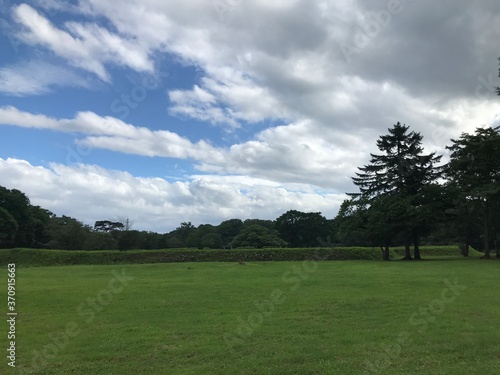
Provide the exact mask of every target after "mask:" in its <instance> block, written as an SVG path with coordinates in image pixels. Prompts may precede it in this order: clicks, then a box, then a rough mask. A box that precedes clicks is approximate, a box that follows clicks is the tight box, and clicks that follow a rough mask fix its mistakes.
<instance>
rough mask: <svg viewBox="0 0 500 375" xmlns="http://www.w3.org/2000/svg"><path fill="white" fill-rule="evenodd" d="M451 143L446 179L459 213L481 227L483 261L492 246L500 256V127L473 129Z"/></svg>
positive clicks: (488, 255) (487, 256) (488, 254)
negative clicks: (455, 193)
mask: <svg viewBox="0 0 500 375" xmlns="http://www.w3.org/2000/svg"><path fill="white" fill-rule="evenodd" d="M451 141H452V143H453V144H452V145H451V146H448V147H447V149H448V150H450V152H451V154H450V161H449V163H448V164H447V166H446V176H447V177H448V180H449V185H450V186H451V187H452V188H454V189H455V191H457V192H458V193H459V198H460V203H461V205H460V207H461V209H462V210H463V211H465V212H467V213H468V214H472V215H474V217H475V219H476V220H478V221H479V222H480V223H481V224H482V235H483V249H484V257H485V258H489V257H490V251H491V248H492V247H493V246H494V247H495V248H496V249H497V253H499V252H500V251H499V249H498V247H499V244H498V236H499V233H500V222H499V221H500V220H499V219H498V216H499V215H498V207H500V126H497V127H495V128H477V129H476V131H475V133H474V134H467V133H462V135H461V136H460V138H459V139H452V140H451ZM465 245H466V246H468V241H467V240H466V243H465Z"/></svg>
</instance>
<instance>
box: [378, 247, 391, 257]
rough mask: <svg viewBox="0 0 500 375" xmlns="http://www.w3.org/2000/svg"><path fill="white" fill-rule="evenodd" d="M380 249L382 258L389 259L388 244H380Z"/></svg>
mask: <svg viewBox="0 0 500 375" xmlns="http://www.w3.org/2000/svg"><path fill="white" fill-rule="evenodd" d="M380 250H382V260H390V258H389V246H385V247H382V246H380Z"/></svg>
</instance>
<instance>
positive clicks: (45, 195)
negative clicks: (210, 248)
mask: <svg viewBox="0 0 500 375" xmlns="http://www.w3.org/2000/svg"><path fill="white" fill-rule="evenodd" d="M0 180H1V181H7V183H5V186H6V187H7V188H16V189H20V190H22V191H23V192H25V193H26V194H27V195H28V196H29V197H30V199H31V201H32V204H35V205H40V206H42V207H44V208H47V209H49V210H51V211H53V212H55V213H57V214H59V215H62V214H65V215H70V216H73V217H75V218H78V219H80V220H83V221H84V222H86V223H87V224H90V225H91V224H93V223H94V221H95V220H101V219H107V218H113V217H117V216H123V215H126V216H128V217H129V218H130V219H131V220H132V221H133V222H134V227H135V228H136V229H147V230H155V231H159V232H166V231H170V230H172V229H174V228H175V227H176V226H178V225H179V224H180V223H181V222H182V221H192V222H193V223H194V224H195V225H199V224H204V223H212V224H218V223H220V222H221V221H223V220H226V219H229V218H235V217H238V218H243V219H245V218H260V219H271V220H272V219H275V218H276V217H278V216H279V215H281V214H282V213H284V212H285V211H287V210H289V209H300V210H303V211H322V212H323V213H324V214H325V215H326V216H328V217H332V216H333V215H334V214H335V212H336V210H337V209H338V206H339V204H340V203H341V202H342V200H343V199H344V196H343V195H337V194H331V193H330V194H325V193H323V194H321V193H318V192H314V191H307V187H306V189H305V190H303V191H301V190H299V189H297V186H295V187H294V188H293V187H292V188H290V187H287V186H286V185H279V184H276V183H275V182H271V181H266V180H263V179H251V178H248V177H240V176H235V177H234V178H233V177H231V176H225V177H220V176H193V178H191V179H189V180H188V181H183V182H181V181H177V182H169V181H166V180H164V179H161V178H142V177H137V176H133V175H131V174H130V173H128V172H123V171H110V170H106V169H104V168H101V167H98V166H92V165H83V164H81V165H77V166H64V165H61V164H51V165H50V167H48V168H46V167H41V166H33V165H31V164H30V163H28V162H27V161H24V160H19V159H12V158H9V159H6V160H4V159H1V158H0ZM33 181H36V182H37V183H36V184H34V183H33ZM288 189H290V190H288Z"/></svg>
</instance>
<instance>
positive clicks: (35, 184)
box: [0, 0, 500, 232]
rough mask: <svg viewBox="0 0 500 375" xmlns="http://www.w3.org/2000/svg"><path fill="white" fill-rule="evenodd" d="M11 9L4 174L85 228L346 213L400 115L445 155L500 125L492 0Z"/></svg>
mask: <svg viewBox="0 0 500 375" xmlns="http://www.w3.org/2000/svg"><path fill="white" fill-rule="evenodd" d="M0 11H1V16H0V33H1V34H0V51H1V54H0V185H3V186H6V187H8V188H17V189H20V190H22V191H24V192H26V193H27V194H28V195H29V197H30V198H31V200H32V203H33V204H39V205H42V206H43V207H46V208H48V209H50V210H52V211H53V212H55V213H57V214H67V215H70V216H73V217H76V218H78V219H80V220H82V221H84V222H85V223H87V224H93V223H94V221H96V220H102V219H113V218H117V217H124V216H128V217H129V218H130V219H131V220H132V222H133V223H134V228H136V229H146V230H155V231H159V232H165V231H169V230H172V229H173V228H175V227H176V226H178V225H179V224H180V223H181V222H182V221H191V222H193V223H194V224H195V225H199V224H202V223H212V224H218V223H220V222H221V221H222V220H226V219H230V218H235V217H238V218H241V219H246V218H263V219H274V218H276V217H277V216H279V215H280V214H282V213H283V212H285V211H287V210H289V209H298V210H302V211H320V212H323V214H325V215H326V216H327V217H329V218H331V217H334V216H335V214H336V212H337V210H338V207H339V205H340V203H341V202H342V201H343V199H345V198H346V196H345V192H351V191H354V190H355V187H354V186H353V184H352V182H351V180H350V176H352V175H353V174H354V172H355V171H356V167H357V166H361V165H363V164H365V163H367V161H368V158H369V153H370V152H373V151H375V141H376V139H377V137H378V136H379V135H381V134H385V133H386V132H387V128H389V127H391V126H392V125H393V124H394V123H396V122H398V121H400V122H402V123H405V124H407V125H409V126H410V127H411V128H412V129H413V130H416V131H420V132H421V133H422V134H423V136H424V145H425V147H426V151H428V152H430V151H437V152H440V153H445V152H446V150H445V146H446V145H447V144H449V139H450V138H452V137H458V136H459V135H460V133H461V132H462V131H473V130H474V128H475V127H477V126H491V125H495V124H498V123H499V121H500V120H499V118H500V117H499V116H498V114H499V98H498V97H497V96H496V95H495V93H494V87H495V86H499V85H500V83H499V82H498V81H499V79H498V78H497V76H498V65H497V63H498V62H497V58H498V49H497V48H496V46H497V44H498V40H500V26H499V24H500V22H499V21H500V5H499V4H498V2H497V1H493V0H488V1H482V2H480V3H479V2H473V3H472V2H467V1H465V0H460V1H451V0H445V1H442V2H439V3H435V2H432V1H420V2H412V1H411V0H401V1H398V0H389V1H380V0H377V1H358V2H337V1H335V2H334V1H306V0H287V1H285V0H276V1H273V2H269V1H263V0H253V1H251V0H204V1H201V0H200V1H194V0H193V1H189V2H188V1H184V0H170V1H167V2H165V1H159V0H158V1H156V0H150V1H147V2H143V1H128V0H125V1H114V0H110V1H105V2H103V1H98V0H81V1H72V2H57V1H53V0H33V1H27V2H17V1H8V0H3V1H0ZM445 159H446V158H445Z"/></svg>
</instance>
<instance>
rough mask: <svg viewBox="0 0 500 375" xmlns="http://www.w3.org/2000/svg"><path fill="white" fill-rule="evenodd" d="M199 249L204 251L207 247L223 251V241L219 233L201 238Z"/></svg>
mask: <svg viewBox="0 0 500 375" xmlns="http://www.w3.org/2000/svg"><path fill="white" fill-rule="evenodd" d="M199 247H200V248H202V249H204V248H207V247H208V248H209V249H222V247H223V243H222V239H221V238H220V236H219V235H218V234H217V233H208V234H206V235H204V236H203V237H202V238H201V240H200V246H199Z"/></svg>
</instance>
